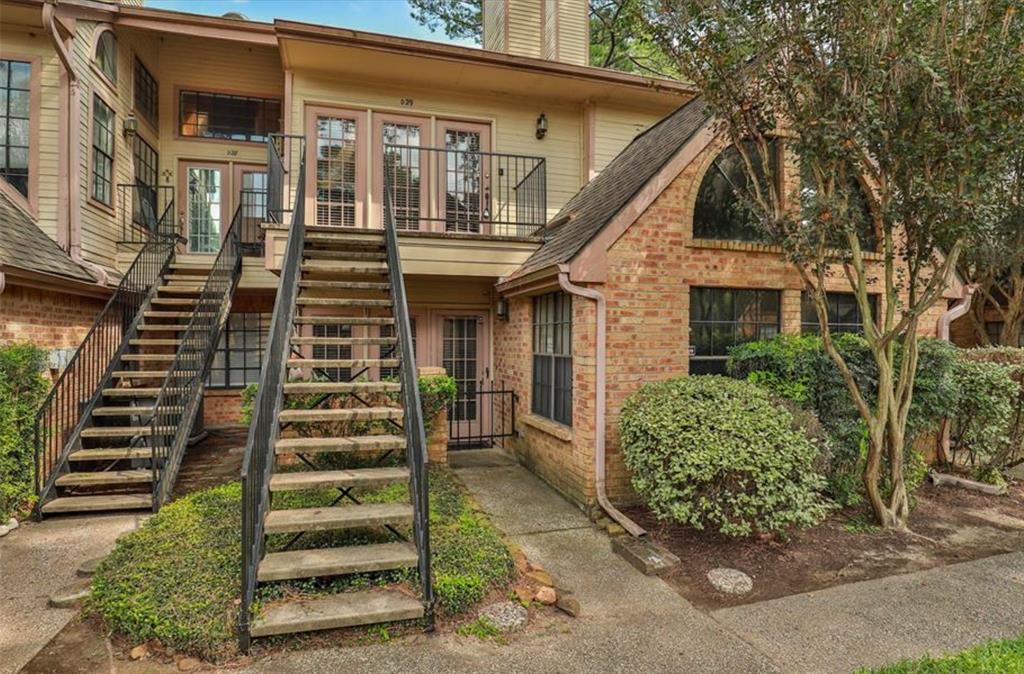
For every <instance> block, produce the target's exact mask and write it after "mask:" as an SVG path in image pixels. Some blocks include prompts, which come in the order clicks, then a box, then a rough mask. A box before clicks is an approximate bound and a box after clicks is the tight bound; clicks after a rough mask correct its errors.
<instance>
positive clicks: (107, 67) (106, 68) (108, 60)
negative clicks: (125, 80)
mask: <svg viewBox="0 0 1024 674" xmlns="http://www.w3.org/2000/svg"><path fill="white" fill-rule="evenodd" d="M95 61H96V67H97V68H99V69H100V72H101V73H103V75H104V76H105V77H106V78H107V79H108V80H110V81H111V82H112V83H114V84H116V83H117V37H116V36H115V35H114V31H112V30H104V31H103V32H102V33H101V34H100V37H99V39H98V40H96V59H95Z"/></svg>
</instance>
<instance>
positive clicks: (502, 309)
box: [497, 297, 508, 321]
mask: <svg viewBox="0 0 1024 674" xmlns="http://www.w3.org/2000/svg"><path fill="white" fill-rule="evenodd" d="M497 314H498V320H499V321H507V320H508V300H507V299H505V298H504V297H499V298H498V311H497Z"/></svg>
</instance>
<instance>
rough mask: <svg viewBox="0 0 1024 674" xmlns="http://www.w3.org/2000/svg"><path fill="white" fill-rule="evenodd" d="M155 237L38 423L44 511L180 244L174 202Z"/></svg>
mask: <svg viewBox="0 0 1024 674" xmlns="http://www.w3.org/2000/svg"><path fill="white" fill-rule="evenodd" d="M149 231H150V232H151V234H152V236H151V237H150V238H148V239H147V240H146V241H145V243H144V244H143V246H142V249H141V250H140V251H139V254H138V255H137V256H136V258H135V261H134V262H132V265H131V267H129V268H128V271H127V272H126V273H125V275H124V277H123V278H122V279H121V283H120V284H119V285H118V287H117V290H115V291H114V294H113V296H111V298H110V299H109V300H108V301H107V304H106V306H105V307H104V308H103V310H102V311H101V312H100V314H99V316H97V317H96V320H95V321H94V322H93V324H92V327H91V328H90V329H89V332H88V333H87V334H86V336H85V339H84V340H82V344H81V345H80V346H79V347H78V349H77V350H76V351H75V354H74V356H72V358H71V360H70V361H69V362H68V364H67V367H65V368H64V371H63V372H61V374H60V376H59V377H58V378H57V381H55V382H54V384H53V388H51V389H50V392H49V394H47V396H46V398H45V399H44V400H43V404H42V405H41V406H40V407H39V412H38V413H37V414H36V418H35V431H34V432H35V475H36V493H37V495H38V497H39V500H38V503H37V513H38V512H39V510H38V508H39V507H41V506H42V504H43V503H44V502H45V501H46V500H47V498H48V497H49V495H50V493H51V492H52V490H53V487H54V483H55V481H56V479H57V478H58V477H59V476H60V472H61V469H62V467H63V466H64V465H65V464H66V462H67V458H68V454H69V453H70V452H71V450H72V448H73V445H74V441H75V440H76V438H77V437H78V434H79V433H80V432H81V430H82V428H83V427H84V424H85V422H86V421H87V420H88V419H89V416H90V413H91V411H92V408H93V407H95V406H96V403H97V402H98V401H99V400H100V397H101V394H102V392H103V389H104V388H105V387H106V386H107V385H108V383H109V382H110V379H111V376H112V374H113V369H114V368H115V367H116V366H117V363H118V362H119V361H120V357H121V354H123V353H124V352H125V350H126V348H127V346H128V340H129V339H130V338H131V337H132V335H134V334H135V332H136V326H137V325H138V323H139V320H140V319H141V317H142V312H141V311H140V310H141V309H142V308H143V306H145V304H146V302H147V301H148V300H149V298H150V297H151V296H152V295H153V294H154V293H155V292H156V288H157V285H158V284H157V281H159V280H160V278H161V277H162V276H163V274H164V272H165V271H166V270H167V265H168V264H169V263H170V262H171V259H172V258H173V256H174V250H175V246H176V245H177V243H178V242H179V241H180V239H179V238H178V237H177V234H176V228H175V224H174V204H173V202H172V203H168V204H167V206H166V207H165V208H164V211H163V213H162V215H161V216H160V218H159V219H158V220H157V224H156V226H154V227H153V228H152V229H151V230H149Z"/></svg>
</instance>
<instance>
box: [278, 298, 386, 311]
mask: <svg viewBox="0 0 1024 674" xmlns="http://www.w3.org/2000/svg"><path fill="white" fill-rule="evenodd" d="M295 304H296V305H298V306H300V307H301V306H305V307H375V308H379V309H386V308H388V307H390V306H391V300H373V299H362V298H352V297H307V296H303V297H299V298H297V299H296V300H295Z"/></svg>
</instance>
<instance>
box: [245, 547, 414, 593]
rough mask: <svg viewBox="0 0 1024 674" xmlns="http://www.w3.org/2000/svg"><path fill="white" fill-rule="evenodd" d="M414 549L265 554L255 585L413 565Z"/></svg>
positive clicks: (330, 550) (391, 548)
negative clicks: (257, 583) (257, 582)
mask: <svg viewBox="0 0 1024 674" xmlns="http://www.w3.org/2000/svg"><path fill="white" fill-rule="evenodd" d="M417 560H418V557H417V554H416V547H415V546H414V545H412V544H411V543H378V544H373V545H351V546H347V547H343V548H322V549H313V550H289V551H287V552H271V553H268V554H267V555H266V556H265V557H264V558H263V559H262V560H261V561H260V566H259V570H258V571H257V575H256V579H257V580H258V581H259V582H261V583H262V582H268V581H273V580H290V579H293V578H316V577H318V576H340V575H342V574H346V573H370V572H373V571H386V570H389V569H407V568H411V567H414V566H416V563H417Z"/></svg>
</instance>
